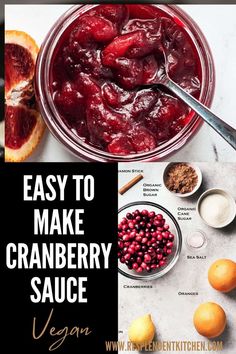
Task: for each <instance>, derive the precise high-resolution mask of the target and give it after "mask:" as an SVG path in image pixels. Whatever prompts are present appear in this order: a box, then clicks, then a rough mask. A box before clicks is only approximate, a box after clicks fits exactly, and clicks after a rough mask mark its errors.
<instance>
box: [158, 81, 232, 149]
mask: <svg viewBox="0 0 236 354" xmlns="http://www.w3.org/2000/svg"><path fill="white" fill-rule="evenodd" d="M165 86H167V87H168V89H169V90H170V91H172V92H173V93H175V94H176V96H178V97H179V98H180V99H181V100H182V101H184V102H185V103H186V104H187V105H188V106H189V107H190V108H192V109H193V110H194V111H195V112H196V113H197V114H198V115H199V116H200V117H202V118H203V119H204V121H205V122H207V123H208V124H209V125H210V126H211V127H212V128H213V129H214V130H215V131H216V132H217V133H218V134H220V135H221V136H222V138H224V139H225V140H226V141H227V142H228V143H229V144H230V145H231V146H232V147H233V148H234V149H235V150H236V129H234V128H233V127H231V126H230V125H228V124H227V123H225V122H224V121H223V120H221V119H220V118H219V117H217V116H216V115H215V114H214V113H212V112H211V111H210V110H209V109H208V108H207V107H205V106H204V105H203V104H202V103H200V102H199V101H198V100H196V99H195V98H194V97H193V96H191V95H190V94H189V93H187V92H185V91H184V89H182V88H181V87H180V86H179V85H178V84H176V83H175V82H174V81H172V80H171V79H167V80H166V81H165Z"/></svg>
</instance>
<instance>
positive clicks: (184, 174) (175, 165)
mask: <svg viewBox="0 0 236 354" xmlns="http://www.w3.org/2000/svg"><path fill="white" fill-rule="evenodd" d="M163 183H164V186H165V187H166V188H167V189H168V191H169V192H171V193H173V194H175V195H176V196H178V197H189V196H190V195H193V194H194V193H195V192H196V191H197V190H198V189H199V187H200V185H201V183H202V172H201V170H200V168H199V167H198V166H196V165H195V164H192V163H188V162H171V163H169V164H168V165H167V166H166V168H165V170H164V173H163Z"/></svg>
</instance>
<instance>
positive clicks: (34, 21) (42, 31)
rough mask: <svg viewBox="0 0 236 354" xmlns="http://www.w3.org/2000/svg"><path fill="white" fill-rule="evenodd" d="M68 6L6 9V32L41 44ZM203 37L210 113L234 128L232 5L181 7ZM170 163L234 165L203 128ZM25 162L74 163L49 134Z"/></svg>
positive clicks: (235, 23) (229, 152) (235, 11)
mask: <svg viewBox="0 0 236 354" xmlns="http://www.w3.org/2000/svg"><path fill="white" fill-rule="evenodd" d="M69 7H70V5H6V6H5V25H6V29H17V30H23V31H26V32H28V33H29V34H30V35H31V36H32V37H33V38H34V39H35V40H36V41H37V43H38V44H41V43H42V41H43V39H44V38H45V36H46V35H47V33H48V31H49V30H50V28H51V26H52V25H53V24H54V22H55V21H56V20H57V19H58V17H59V16H60V15H61V14H63V13H64V12H65V11H66V10H67V9H68V8H69ZM181 7H182V8H183V9H184V10H185V11H186V12H187V13H189V14H190V16H192V18H193V19H194V20H195V22H197V24H198V25H199V26H200V28H201V29H202V31H203V33H204V34H205V36H206V38H207V40H208V43H209V45H210V47H211V49H212V54H213V57H214V60H215V68H216V90H215V98H214V101H213V105H212V109H213V111H214V112H215V113H216V114H218V115H219V116H220V117H222V119H224V120H225V121H226V122H228V123H229V124H231V125H232V126H234V127H235V128H236V114H235V112H236V99H235V82H236V31H235V28H236V5H181ZM168 160H170V161H176V160H178V161H181V160H182V161H184V160H185V161H230V162H233V161H234V162H235V161H236V153H235V151H234V150H233V149H232V148H231V147H230V146H229V145H228V144H227V143H226V142H225V141H224V140H223V139H222V138H221V137H220V136H218V135H217V134H216V133H215V132H214V131H213V129H211V128H209V127H208V126H207V125H206V124H205V125H204V126H203V127H202V128H201V130H200V131H199V133H198V134H197V135H196V136H195V137H194V138H193V140H192V141H191V142H190V143H189V144H187V145H186V146H185V147H184V148H183V149H181V150H180V151H179V152H177V153H176V154H175V155H174V156H172V157H170V158H168ZM28 161H36V162H41V161H63V162H67V161H68V162H78V161H79V160H78V158H76V157H74V156H72V155H71V154H70V153H69V152H68V151H66V150H65V149H64V147H62V146H61V145H60V144H59V143H58V142H57V141H56V140H55V139H54V137H53V136H52V135H51V134H50V133H47V134H45V136H44V138H43V141H42V143H41V144H40V146H39V147H38V148H37V150H36V151H35V153H34V154H33V155H32V156H31V157H30V159H29V160H28Z"/></svg>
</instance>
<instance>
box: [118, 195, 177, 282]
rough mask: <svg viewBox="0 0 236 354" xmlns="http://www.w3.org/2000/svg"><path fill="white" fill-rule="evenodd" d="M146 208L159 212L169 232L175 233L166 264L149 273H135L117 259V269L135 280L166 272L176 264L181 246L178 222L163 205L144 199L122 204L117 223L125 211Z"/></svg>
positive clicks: (151, 277)
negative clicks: (168, 227)
mask: <svg viewBox="0 0 236 354" xmlns="http://www.w3.org/2000/svg"><path fill="white" fill-rule="evenodd" d="M137 208H138V209H146V210H148V211H155V212H156V214H158V213H161V214H162V215H163V217H164V219H165V220H166V223H167V224H168V225H169V226H170V229H169V230H170V232H171V233H173V234H174V235H175V239H174V246H173V248H172V254H170V255H169V256H168V257H167V264H166V265H165V266H163V267H161V268H158V269H156V270H153V271H152V272H151V273H148V272H146V271H143V272H142V273H137V272H136V271H135V270H130V269H129V268H128V267H127V266H126V264H124V263H121V262H120V260H118V271H119V273H121V274H122V275H124V276H126V277H128V278H130V279H135V280H151V279H156V278H160V277H162V276H163V275H164V274H166V273H168V272H169V271H170V270H171V269H172V268H173V267H174V265H175V264H176V262H177V260H178V258H179V255H180V252H181V248H182V233H181V230H180V227H179V224H178V222H177V221H176V219H175V218H174V216H173V215H172V214H171V213H170V212H169V211H168V210H167V209H166V208H164V207H163V206H161V205H159V204H156V203H152V202H146V201H140V202H132V203H129V204H126V205H124V206H123V207H121V208H120V209H119V210H118V223H119V221H120V220H121V219H122V218H123V217H125V215H126V214H127V212H130V213H132V212H133V211H135V210H136V209H137Z"/></svg>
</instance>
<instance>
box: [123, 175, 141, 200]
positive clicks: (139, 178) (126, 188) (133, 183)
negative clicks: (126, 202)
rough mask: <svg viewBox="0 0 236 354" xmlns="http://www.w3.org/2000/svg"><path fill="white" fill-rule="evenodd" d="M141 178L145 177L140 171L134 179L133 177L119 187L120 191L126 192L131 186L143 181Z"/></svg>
mask: <svg viewBox="0 0 236 354" xmlns="http://www.w3.org/2000/svg"><path fill="white" fill-rule="evenodd" d="M141 179H143V175H142V174H141V173H140V174H139V175H137V176H136V177H134V178H133V179H131V180H130V181H129V182H128V183H126V184H125V185H124V186H123V187H121V188H120V189H119V193H120V194H121V195H122V194H124V193H125V192H127V191H128V190H129V189H130V188H131V187H133V186H134V185H135V184H136V183H138V182H139V181H141Z"/></svg>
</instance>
